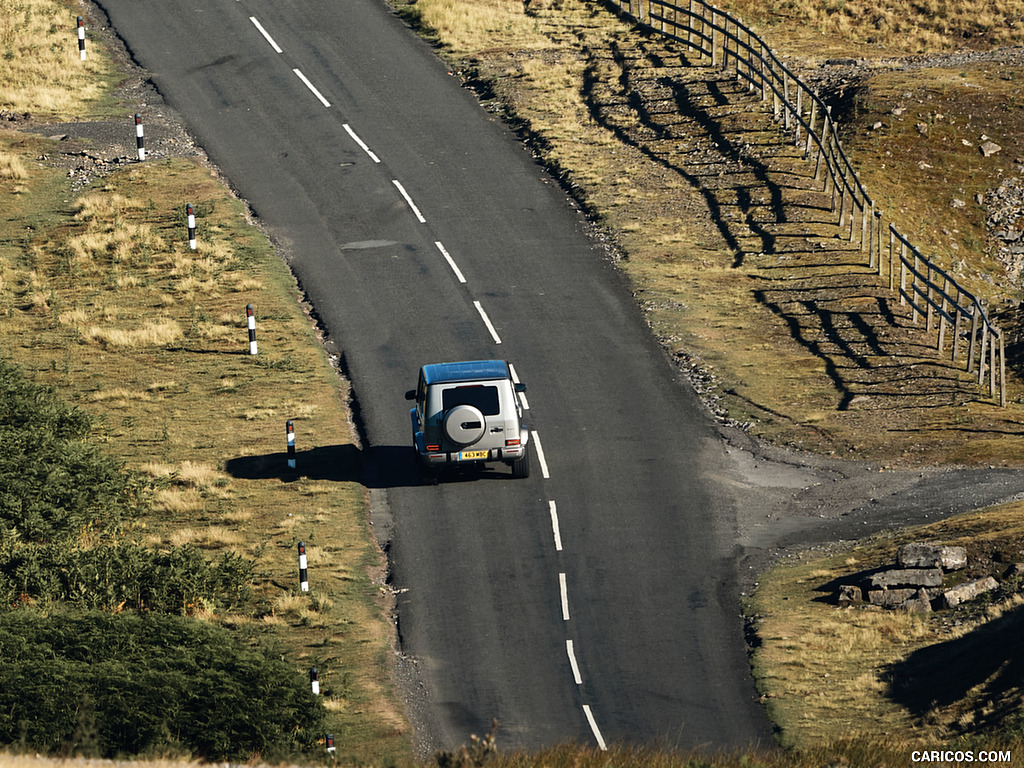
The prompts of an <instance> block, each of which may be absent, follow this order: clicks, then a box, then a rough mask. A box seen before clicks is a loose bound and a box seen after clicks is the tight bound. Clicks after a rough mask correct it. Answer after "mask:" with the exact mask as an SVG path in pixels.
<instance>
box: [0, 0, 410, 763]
mask: <svg viewBox="0 0 1024 768" xmlns="http://www.w3.org/2000/svg"><path fill="white" fill-rule="evenodd" d="M9 10H11V9H8V8H5V9H4V11H5V13H3V14H2V15H0V18H2V19H3V21H2V24H0V53H3V52H4V51H9V52H11V55H4V58H3V60H2V62H0V77H2V78H3V80H4V82H17V83H20V84H22V85H21V86H19V87H18V88H15V89H10V90H9V91H6V94H7V95H8V96H9V98H10V100H9V101H8V102H7V103H6V104H3V105H0V106H3V107H5V108H8V109H10V110H11V111H18V112H31V113H32V120H31V121H30V122H31V124H32V125H33V126H36V125H39V124H40V122H41V120H43V119H52V120H69V119H80V120H88V119H91V118H97V117H100V118H101V117H103V116H105V115H107V114H109V113H110V111H111V110H112V109H115V108H116V110H117V111H119V112H120V113H122V114H125V113H130V112H131V111H132V106H133V105H125V104H116V102H114V100H113V97H112V96H111V87H112V85H113V84H114V83H115V82H116V81H117V80H118V79H119V76H118V75H117V73H116V71H115V68H114V65H113V64H112V62H111V60H110V59H109V58H108V57H107V56H106V55H105V52H104V50H103V48H102V46H101V45H100V44H98V42H97V41H95V40H91V41H90V49H89V59H88V62H87V63H86V64H83V65H82V66H81V67H79V64H80V62H79V61H78V60H77V50H76V49H75V44H76V43H75V38H74V36H73V29H74V13H75V10H74V9H73V8H72V7H71V6H70V5H69V4H64V3H58V2H43V1H42V0H25V1H24V2H22V3H21V4H19V5H18V7H17V8H16V9H14V10H13V12H12V13H7V12H6V11H9ZM47 51H49V52H52V54H53V55H52V56H50V55H43V54H46V53H47ZM72 52H73V53H74V55H73V56H72V55H71V53H72ZM36 53H39V54H40V55H39V56H35V57H33V54H36ZM33 61H34V62H35V64H36V65H37V66H36V67H34V68H33V67H29V66H28V65H29V64H31V63H33ZM69 73H70V74H69ZM61 95H62V97H59V96H61ZM63 150H64V147H62V145H61V143H60V142H59V141H58V140H54V139H46V138H42V137H40V136H37V135H34V134H31V133H25V132H19V131H12V130H0V200H2V203H0V208H2V209H3V211H4V214H3V216H2V217H0V317H2V318H3V322H2V323H0V354H2V355H3V356H4V357H5V358H7V359H10V360H12V361H14V362H16V363H17V364H19V365H20V366H21V367H22V368H23V370H25V371H26V373H27V374H28V375H29V376H30V377H31V378H32V379H33V380H35V381H38V382H41V383H45V384H49V385H52V386H54V387H56V388H57V390H58V391H59V393H60V394H61V396H62V397H63V398H64V399H66V400H69V401H71V402H73V403H74V404H77V405H79V406H80V407H81V408H83V409H85V410H86V411H88V412H89V413H90V414H92V415H93V416H94V417H95V418H96V419H97V420H98V425H99V426H98V429H97V430H96V433H95V435H94V438H95V440H96V441H99V442H101V443H103V444H104V447H105V449H106V451H107V452H109V453H110V454H112V455H113V456H115V457H118V458H120V459H121V460H123V461H124V462H125V463H126V464H127V466H128V467H129V468H130V469H132V470H134V471H137V472H139V473H142V474H143V475H145V476H146V477H147V478H148V479H149V480H150V481H151V482H152V483H153V485H154V505H153V511H152V514H151V516H150V517H149V518H148V519H146V520H145V521H144V522H143V524H142V525H141V526H138V527H136V528H135V530H134V533H133V535H134V536H135V537H136V538H137V539H138V540H139V541H140V543H142V544H144V545H146V546H150V547H157V548H163V547H172V546H181V545H186V544H188V545H193V546H195V547H198V548H200V549H202V550H203V551H204V552H206V553H207V554H208V555H210V556H211V557H215V556H217V555H218V554H219V553H224V552H232V553H237V554H240V555H243V556H245V557H247V558H251V559H254V560H255V562H256V568H255V577H254V584H253V588H254V594H255V600H254V601H253V603H252V604H251V605H250V606H249V607H247V608H246V609H244V610H233V611H217V610H215V609H213V608H211V607H209V606H192V607H190V608H189V609H188V613H189V614H190V615H191V616H192V619H193V620H194V621H204V622H209V623H211V624H218V625H221V626H224V627H227V628H229V629H230V630H232V631H234V632H236V633H243V634H253V633H254V634H255V635H257V636H259V637H261V638H263V639H264V640H265V641H266V642H267V643H269V644H271V645H273V646H274V647H277V648H279V649H280V652H281V655H282V656H283V657H284V658H286V659H287V660H288V662H289V663H290V664H291V665H293V667H294V668H295V669H296V670H298V671H299V673H300V674H301V675H303V676H306V675H307V674H308V673H309V670H310V669H311V668H312V667H316V668H317V669H318V671H319V680H320V686H321V692H322V697H321V699H322V702H323V704H324V706H325V708H326V710H327V726H326V728H325V730H326V731H327V732H331V733H333V735H334V737H335V743H336V747H337V759H339V760H341V761H342V762H344V763H350V764H355V763H358V764H377V765H406V764H409V763H410V762H411V750H410V744H409V736H408V727H407V724H406V722H405V719H404V714H403V710H402V706H401V704H400V702H399V701H398V698H397V696H396V694H395V692H394V690H393V688H392V682H391V677H390V671H391V656H392V652H393V649H392V636H391V632H392V627H391V624H390V621H389V619H388V616H387V610H388V609H387V601H386V599H385V593H384V591H383V568H384V562H383V557H382V555H381V553H380V552H379V550H378V549H377V547H376V544H375V542H374V539H373V537H372V535H371V533H370V531H369V528H368V524H367V514H368V513H367V504H366V498H365V496H364V491H363V488H362V486H361V485H360V483H359V461H360V456H359V454H360V451H359V447H358V445H357V444H356V442H355V437H354V430H353V429H352V425H351V423H350V421H349V413H348V411H347V407H346V402H347V398H348V391H347V385H346V383H345V382H344V380H343V379H342V378H341V377H340V376H339V374H338V372H337V371H336V370H335V369H334V367H333V366H332V364H331V362H330V360H329V359H328V357H327V355H326V353H325V351H324V350H323V348H322V346H321V345H320V343H319V340H318V338H317V335H316V332H315V329H314V328H313V326H312V323H311V321H310V319H309V317H307V316H306V314H305V313H304V311H303V308H302V305H301V298H302V297H301V296H300V294H299V292H298V290H297V287H296V285H295V282H294V280H293V278H292V276H291V275H290V273H289V272H288V270H287V269H286V267H285V266H284V265H283V263H282V262H281V261H280V259H278V258H277V256H276V255H275V254H274V252H273V250H272V248H271V246H270V245H269V243H268V241H267V240H266V238H265V237H264V236H263V235H262V234H261V233H260V232H259V230H258V229H257V228H256V227H254V226H252V225H251V224H250V223H249V222H248V220H247V215H246V211H245V208H244V206H243V205H242V203H241V202H240V201H238V200H237V199H234V198H233V197H232V195H231V194H230V192H229V191H228V190H227V189H226V187H225V186H224V185H223V184H222V183H221V182H220V181H219V180H218V179H217V177H216V176H215V175H214V174H212V173H211V172H210V170H209V169H208V168H206V167H204V166H203V165H202V164H200V163H197V162H193V161H191V160H182V159H173V158H171V159H166V160H160V161H155V162H149V161H147V162H145V163H135V162H130V163H123V164H122V165H121V168H120V169H119V170H116V171H114V172H112V173H109V174H108V175H104V176H100V177H98V178H96V179H95V180H94V181H93V182H92V183H90V184H88V185H87V186H84V187H82V186H79V183H80V182H79V181H78V180H77V179H76V178H72V177H69V175H68V174H67V173H66V171H64V170H61V169H60V168H58V167H55V166H56V164H55V163H53V162H52V159H53V158H56V157H59V156H60V155H61V152H62V151H63ZM186 203H192V204H193V205H194V206H195V210H196V213H197V217H198V220H199V226H198V248H197V249H196V250H194V251H193V250H191V249H190V248H189V246H188V242H187V239H188V238H187V230H186V222H185V205H186ZM247 304H252V305H253V306H254V308H255V314H256V317H257V319H258V341H259V354H258V355H255V356H250V355H249V354H248V339H247V331H246V311H245V308H246V305H247ZM286 420H292V421H293V422H294V425H295V431H296V434H297V440H296V444H297V464H298V466H297V469H296V470H294V471H292V470H289V469H288V468H287V466H286V461H285V422H286ZM300 541H301V542H304V543H305V545H306V552H307V555H308V562H309V581H310V591H309V592H308V593H303V592H301V591H300V590H299V582H298V573H297V570H298V552H297V545H298V543H299V542H300ZM86 544H87V542H86ZM324 755H325V758H326V753H324ZM311 759H312V758H311Z"/></svg>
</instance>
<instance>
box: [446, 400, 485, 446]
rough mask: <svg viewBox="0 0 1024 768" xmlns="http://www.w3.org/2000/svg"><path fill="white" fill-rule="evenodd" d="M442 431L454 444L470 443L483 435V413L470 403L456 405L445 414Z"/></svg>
mask: <svg viewBox="0 0 1024 768" xmlns="http://www.w3.org/2000/svg"><path fill="white" fill-rule="evenodd" d="M444 433H445V434H446V435H448V439H449V440H451V441H452V442H453V443H455V444H456V445H472V444H473V443H475V442H476V441H477V440H479V439H480V438H481V437H483V436H484V415H483V414H482V413H481V412H480V409H479V408H474V407H473V406H472V405H457V406H455V407H454V408H452V409H451V410H450V411H448V413H447V414H445V417H444Z"/></svg>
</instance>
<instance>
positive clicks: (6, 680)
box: [0, 610, 325, 761]
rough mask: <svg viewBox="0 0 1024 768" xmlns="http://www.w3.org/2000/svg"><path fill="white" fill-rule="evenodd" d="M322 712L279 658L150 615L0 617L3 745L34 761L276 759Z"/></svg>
mask: <svg viewBox="0 0 1024 768" xmlns="http://www.w3.org/2000/svg"><path fill="white" fill-rule="evenodd" d="M324 716H325V710H324V708H323V706H322V705H321V704H320V702H318V701H317V698H316V697H315V696H314V695H313V693H312V691H310V688H309V684H308V682H307V681H306V680H305V679H303V677H302V675H300V674H298V672H297V671H296V669H295V668H294V666H292V665H291V664H289V663H288V662H286V661H284V660H282V659H281V657H280V655H279V654H274V653H271V652H270V651H269V650H268V649H266V648H261V647H259V646H258V645H253V644H250V643H248V642H246V641H244V640H243V639H242V638H240V637H239V636H237V635H236V634H234V633H233V632H231V631H229V630H227V629H223V628H221V627H216V626H213V625H210V624H207V623H205V622H201V621H196V620H193V619H186V618H182V617H178V616H164V615H159V614H131V613H125V614H117V615H111V614H107V613H100V612H87V613H84V614H83V613H74V612H57V613H54V614H53V615H45V614H43V613H41V612H38V611H32V610H25V611H10V612H7V613H4V614H0V742H2V743H7V744H11V745H20V746H21V748H22V749H25V750H32V751H35V752H40V753H43V754H50V755H53V754H60V753H65V754H66V753H75V754H79V755H83V756H92V757H105V758H114V757H118V756H123V755H127V754H151V755H179V756H190V757H193V758H199V759H203V760H211V761H212V760H216V761H224V760H238V761H248V760H251V759H252V758H253V757H254V756H259V757H262V758H263V759H275V760H283V759H287V758H288V757H291V756H294V755H298V754H300V753H301V752H302V751H305V750H309V749H311V748H312V747H314V746H315V744H316V740H317V738H319V737H320V736H321V735H322V728H323V722H324Z"/></svg>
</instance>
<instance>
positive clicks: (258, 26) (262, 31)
mask: <svg viewBox="0 0 1024 768" xmlns="http://www.w3.org/2000/svg"><path fill="white" fill-rule="evenodd" d="M249 21H251V22H252V23H253V24H255V25H256V29H258V30H259V31H260V34H261V35H263V37H265V38H266V39H267V42H268V43H270V44H271V45H272V46H273V47H274V50H275V51H277V52H278V53H284V51H282V50H281V46H279V45H278V44H277V43H275V42H274V38H272V37H271V36H270V33H269V32H267V30H265V29H264V28H263V25H262V24H260V22H259V19H257V18H256V17H255V16H250V17H249Z"/></svg>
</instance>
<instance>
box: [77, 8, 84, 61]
mask: <svg viewBox="0 0 1024 768" xmlns="http://www.w3.org/2000/svg"><path fill="white" fill-rule="evenodd" d="M78 58H80V59H81V60H82V61H85V19H83V18H82V17H81V16H79V17H78Z"/></svg>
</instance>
